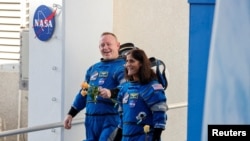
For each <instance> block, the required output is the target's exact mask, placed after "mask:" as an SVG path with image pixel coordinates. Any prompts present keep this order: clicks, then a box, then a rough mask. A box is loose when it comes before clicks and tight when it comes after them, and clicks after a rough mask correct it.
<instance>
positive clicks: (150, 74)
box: [125, 49, 157, 84]
mask: <svg viewBox="0 0 250 141" xmlns="http://www.w3.org/2000/svg"><path fill="white" fill-rule="evenodd" d="M127 55H131V56H132V57H133V58H134V59H135V60H138V61H139V62H140V63H141V64H142V65H141V67H140V69H139V71H138V78H139V81H140V83H142V84H146V83H149V82H150V81H152V80H154V79H157V77H156V74H155V72H154V70H153V69H152V68H151V62H150V61H149V59H148V57H147V55H146V53H145V52H144V51H143V50H142V49H131V50H130V51H129V52H128V53H127ZM125 72H126V73H125V78H126V79H127V80H130V81H133V76H128V70H127V69H126V68H125Z"/></svg>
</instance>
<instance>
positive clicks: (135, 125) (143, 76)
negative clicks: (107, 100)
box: [115, 49, 167, 141]
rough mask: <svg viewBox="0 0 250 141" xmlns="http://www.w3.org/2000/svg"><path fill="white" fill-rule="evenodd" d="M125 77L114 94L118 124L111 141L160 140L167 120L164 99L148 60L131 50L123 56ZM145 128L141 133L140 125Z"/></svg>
mask: <svg viewBox="0 0 250 141" xmlns="http://www.w3.org/2000/svg"><path fill="white" fill-rule="evenodd" d="M125 67H126V69H125V71H126V73H125V78H126V79H127V80H129V81H128V82H126V83H123V84H122V85H121V87H120V90H119V93H118V101H119V106H120V112H121V113H122V115H121V117H122V120H121V123H120V124H119V129H118V132H117V135H116V138H115V140H121V138H122V141H142V140H147V141H160V138H161V133H162V130H164V129H165V126H166V120H167V114H166V111H167V102H166V101H167V98H166V95H165V92H164V88H163V87H162V85H161V84H160V83H159V82H158V81H157V80H156V79H157V77H156V74H155V72H154V71H153V70H152V69H151V66H150V61H149V60H148V58H147V56H146V54H145V52H144V51H143V50H141V49H132V50H131V51H129V52H128V54H127V55H126V65H125ZM145 125H147V126H149V127H150V128H149V132H148V133H145V131H144V126H145Z"/></svg>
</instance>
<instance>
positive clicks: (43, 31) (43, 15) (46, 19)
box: [33, 5, 56, 41]
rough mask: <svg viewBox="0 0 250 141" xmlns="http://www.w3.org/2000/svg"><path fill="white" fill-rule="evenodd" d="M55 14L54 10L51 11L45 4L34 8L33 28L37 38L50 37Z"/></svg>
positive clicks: (45, 39) (53, 28)
mask: <svg viewBox="0 0 250 141" xmlns="http://www.w3.org/2000/svg"><path fill="white" fill-rule="evenodd" d="M55 14H56V10H54V11H52V10H51V9H50V8H49V7H47V6H45V5H41V6H39V7H38V8H37V9H36V11H35V14H34V18H33V28H34V31H35V34H36V37H37V38H38V39H39V40H41V41H47V40H49V39H50V38H51V37H52V35H53V33H54V30H55Z"/></svg>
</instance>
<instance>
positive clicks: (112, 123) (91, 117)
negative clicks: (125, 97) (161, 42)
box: [72, 58, 125, 141]
mask: <svg viewBox="0 0 250 141" xmlns="http://www.w3.org/2000/svg"><path fill="white" fill-rule="evenodd" d="M124 64H125V60H124V58H118V59H114V60H101V61H100V62H98V63H96V64H94V65H93V66H91V67H90V68H89V69H88V70H87V73H86V76H85V81H86V82H88V84H89V85H90V86H97V87H103V88H107V89H114V88H116V87H117V86H118V85H120V84H121V83H123V82H124V81H125V79H124ZM80 92H81V90H80V91H79V93H78V94H77V95H76V97H75V99H74V101H73V105H72V107H74V108H75V109H76V110H77V111H80V110H82V109H84V108H85V107H86V119H85V129H86V138H87V140H86V141H107V140H108V138H109V136H110V134H111V133H112V132H113V131H114V130H115V128H116V127H117V125H118V123H119V120H120V119H119V115H118V108H117V107H118V106H114V105H115V104H116V103H115V102H114V101H112V100H111V99H105V98H102V97H100V96H97V97H96V101H94V100H93V98H91V97H90V95H89V91H88V94H87V95H86V96H82V95H81V93H80Z"/></svg>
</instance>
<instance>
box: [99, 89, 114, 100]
mask: <svg viewBox="0 0 250 141" xmlns="http://www.w3.org/2000/svg"><path fill="white" fill-rule="evenodd" d="M99 96H101V97H103V98H110V97H111V92H110V90H109V89H106V88H102V87H99Z"/></svg>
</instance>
